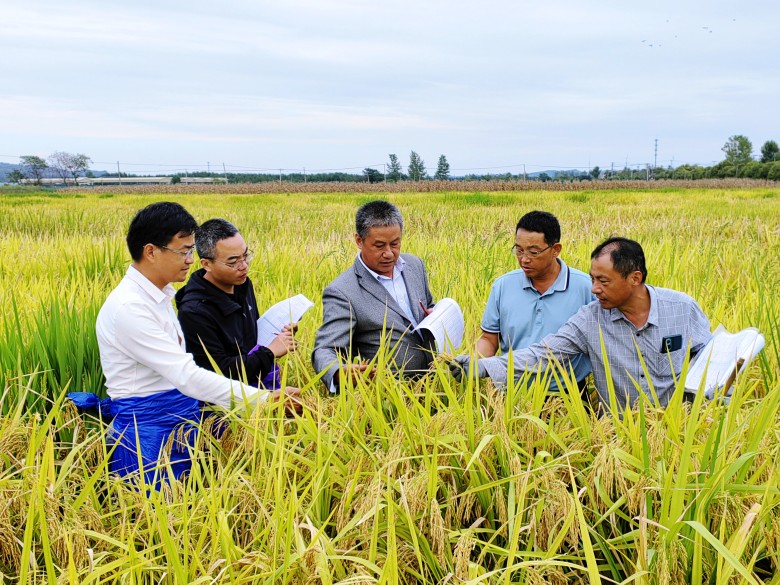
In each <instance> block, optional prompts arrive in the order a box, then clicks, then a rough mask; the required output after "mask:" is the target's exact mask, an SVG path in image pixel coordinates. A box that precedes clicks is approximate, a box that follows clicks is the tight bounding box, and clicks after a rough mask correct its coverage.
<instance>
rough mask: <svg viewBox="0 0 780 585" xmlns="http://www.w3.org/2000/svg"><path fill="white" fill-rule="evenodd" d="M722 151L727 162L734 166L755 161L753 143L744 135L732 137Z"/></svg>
mask: <svg viewBox="0 0 780 585" xmlns="http://www.w3.org/2000/svg"><path fill="white" fill-rule="evenodd" d="M721 150H722V151H723V152H725V153H726V162H727V163H730V164H731V165H734V166H739V165H744V164H747V163H749V162H750V161H751V160H753V143H752V142H750V140H748V137H747V136H743V135H742V134H735V135H734V136H730V137H729V139H728V140H727V141H726V144H724V145H723V148H721Z"/></svg>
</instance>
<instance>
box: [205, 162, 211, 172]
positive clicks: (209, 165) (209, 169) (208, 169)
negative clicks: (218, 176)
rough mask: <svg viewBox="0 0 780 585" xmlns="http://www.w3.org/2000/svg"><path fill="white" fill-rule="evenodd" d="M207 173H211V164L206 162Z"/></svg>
mask: <svg viewBox="0 0 780 585" xmlns="http://www.w3.org/2000/svg"><path fill="white" fill-rule="evenodd" d="M206 171H207V172H208V173H209V174H210V173H211V163H210V162H208V161H206Z"/></svg>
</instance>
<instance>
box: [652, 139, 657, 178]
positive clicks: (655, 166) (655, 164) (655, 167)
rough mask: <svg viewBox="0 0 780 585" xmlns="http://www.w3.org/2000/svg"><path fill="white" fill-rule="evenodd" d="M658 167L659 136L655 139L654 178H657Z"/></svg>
mask: <svg viewBox="0 0 780 585" xmlns="http://www.w3.org/2000/svg"><path fill="white" fill-rule="evenodd" d="M657 168H658V138H656V139H655V157H654V158H653V178H655V169H657Z"/></svg>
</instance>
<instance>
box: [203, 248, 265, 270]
mask: <svg viewBox="0 0 780 585" xmlns="http://www.w3.org/2000/svg"><path fill="white" fill-rule="evenodd" d="M254 256H255V253H254V252H252V250H247V251H246V252H244V255H243V256H239V257H238V258H236V259H235V260H231V261H230V262H223V261H222V260H215V259H214V258H209V257H208V256H203V258H205V259H206V260H211V261H212V262H219V263H220V264H222V265H223V266H227V267H228V268H232V269H233V270H238V267H239V266H241V264H243V263H246V264H247V265H249V263H250V262H251V261H252V258H254Z"/></svg>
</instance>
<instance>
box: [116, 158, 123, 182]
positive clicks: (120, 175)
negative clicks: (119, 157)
mask: <svg viewBox="0 0 780 585" xmlns="http://www.w3.org/2000/svg"><path fill="white" fill-rule="evenodd" d="M116 178H117V182H119V183H121V182H122V171H120V170H119V161H116Z"/></svg>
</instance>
